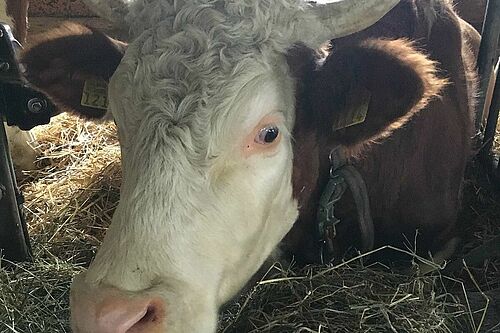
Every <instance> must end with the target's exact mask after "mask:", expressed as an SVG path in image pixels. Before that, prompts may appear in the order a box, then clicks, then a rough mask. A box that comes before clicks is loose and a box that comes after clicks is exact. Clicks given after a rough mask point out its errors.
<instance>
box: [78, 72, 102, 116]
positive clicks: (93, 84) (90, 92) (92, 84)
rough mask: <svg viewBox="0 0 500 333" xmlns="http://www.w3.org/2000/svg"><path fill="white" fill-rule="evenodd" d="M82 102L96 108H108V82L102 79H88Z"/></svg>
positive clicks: (84, 86)
mask: <svg viewBox="0 0 500 333" xmlns="http://www.w3.org/2000/svg"><path fill="white" fill-rule="evenodd" d="M80 104H81V105H83V106H88V107H90V108H95V109H102V110H107V109H108V83H107V82H106V81H104V80H102V79H90V80H86V81H85V83H84V85H83V92H82V99H81V101H80Z"/></svg>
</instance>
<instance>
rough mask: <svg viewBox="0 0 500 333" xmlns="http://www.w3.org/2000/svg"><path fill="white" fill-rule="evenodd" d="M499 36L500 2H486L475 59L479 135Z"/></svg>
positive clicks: (496, 0) (495, 0)
mask: <svg viewBox="0 0 500 333" xmlns="http://www.w3.org/2000/svg"><path fill="white" fill-rule="evenodd" d="M499 36H500V0H488V4H487V6H486V15H485V19H484V23H483V31H482V33H481V46H480V47H479V55H478V59H477V67H478V71H479V91H480V96H479V100H478V105H477V107H478V109H477V110H478V114H477V115H476V124H475V125H476V131H477V132H478V133H479V132H480V131H481V129H482V125H483V109H484V104H485V98H486V91H487V90H488V85H489V83H490V82H489V81H490V74H491V71H492V70H493V66H494V65H495V63H496V59H497V57H498V55H497V49H498V41H499Z"/></svg>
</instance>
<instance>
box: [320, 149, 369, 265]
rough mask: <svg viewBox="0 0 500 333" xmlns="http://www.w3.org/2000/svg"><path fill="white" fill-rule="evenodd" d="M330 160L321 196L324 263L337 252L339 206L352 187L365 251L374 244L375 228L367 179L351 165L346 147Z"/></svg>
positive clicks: (362, 248)
mask: <svg viewBox="0 0 500 333" xmlns="http://www.w3.org/2000/svg"><path fill="white" fill-rule="evenodd" d="M329 160H330V171H329V177H328V183H327V184H326V186H325V189H324V190H323V193H322V194H321V197H320V200H319V208H318V214H317V225H318V233H319V239H320V242H321V247H320V259H321V262H323V261H324V258H325V256H326V257H330V256H331V255H332V254H333V252H334V239H335V237H336V235H337V229H336V226H337V224H339V223H340V222H341V220H340V219H338V218H337V217H336V216H335V205H336V203H337V202H338V201H339V200H340V199H341V198H342V195H343V194H344V193H345V191H346V190H347V189H348V188H349V189H350V190H351V193H352V196H353V199H354V203H355V205H356V210H357V215H358V219H357V221H358V228H359V231H360V232H361V250H362V251H363V252H366V251H369V250H371V249H373V245H374V227H373V221H372V218H371V215H370V205H369V200H368V192H367V190H366V184H365V182H364V180H363V177H362V176H361V174H360V173H359V172H358V170H357V169H356V168H355V167H354V166H353V165H350V164H348V163H347V158H346V154H345V149H344V147H342V146H336V147H335V148H333V149H332V150H331V152H330V154H329Z"/></svg>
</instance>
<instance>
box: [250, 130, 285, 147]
mask: <svg viewBox="0 0 500 333" xmlns="http://www.w3.org/2000/svg"><path fill="white" fill-rule="evenodd" d="M279 135H280V130H279V128H278V126H276V125H268V126H266V127H264V128H262V129H261V130H260V131H259V133H258V134H257V136H256V137H255V142H256V143H258V144H262V145H267V144H270V143H273V142H274V141H275V140H276V139H277V138H278V136H279Z"/></svg>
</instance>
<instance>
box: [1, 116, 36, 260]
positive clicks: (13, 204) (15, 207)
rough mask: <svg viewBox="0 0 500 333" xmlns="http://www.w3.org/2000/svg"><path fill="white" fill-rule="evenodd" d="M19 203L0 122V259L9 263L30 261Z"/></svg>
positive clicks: (27, 239)
mask: <svg viewBox="0 0 500 333" xmlns="http://www.w3.org/2000/svg"><path fill="white" fill-rule="evenodd" d="M22 203H23V200H22V195H21V193H20V192H19V190H18V188H17V183H16V178H15V174H14V168H13V166H12V159H11V157H10V152H9V146H8V142H7V135H6V133H5V127H4V123H3V121H0V255H1V257H3V258H5V259H8V260H10V261H27V260H30V259H31V257H32V253H31V247H30V243H29V238H28V233H27V229H26V222H25V220H24V213H23V205H22Z"/></svg>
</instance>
